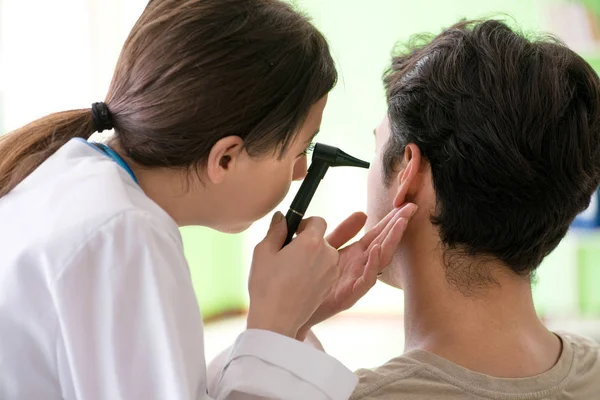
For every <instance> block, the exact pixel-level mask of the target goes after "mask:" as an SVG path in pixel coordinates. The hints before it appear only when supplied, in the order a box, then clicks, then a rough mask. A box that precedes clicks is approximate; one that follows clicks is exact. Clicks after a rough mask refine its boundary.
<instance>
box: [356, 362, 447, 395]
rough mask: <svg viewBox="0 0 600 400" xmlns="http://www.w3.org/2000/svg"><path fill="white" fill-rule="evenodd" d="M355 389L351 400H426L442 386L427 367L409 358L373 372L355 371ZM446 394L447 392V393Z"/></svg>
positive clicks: (369, 370)
mask: <svg viewBox="0 0 600 400" xmlns="http://www.w3.org/2000/svg"><path fill="white" fill-rule="evenodd" d="M356 375H357V376H358V378H359V383H358V386H357V387H356V390H355V391H354V394H353V395H352V397H350V400H367V399H368V400H374V399H377V400H392V399H397V398H398V396H399V395H401V396H402V398H403V399H410V400H420V399H428V398H430V396H431V393H432V390H433V392H436V391H437V390H436V389H434V386H436V385H438V384H440V383H441V384H442V385H443V386H447V383H445V382H441V381H440V380H439V379H438V378H436V376H435V375H434V374H432V373H431V371H429V368H428V365H427V364H426V363H423V362H421V361H420V360H417V359H415V358H413V357H410V356H406V355H403V356H400V357H396V358H394V359H392V360H390V361H388V362H387V363H385V364H383V365H382V366H380V367H377V368H374V369H360V370H358V371H356ZM446 390H447V389H446Z"/></svg>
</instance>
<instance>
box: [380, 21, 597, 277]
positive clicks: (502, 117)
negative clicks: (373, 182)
mask: <svg viewBox="0 0 600 400" xmlns="http://www.w3.org/2000/svg"><path fill="white" fill-rule="evenodd" d="M384 81H385V86H386V90H387V99H388V107H389V111H388V112H389V118H390V124H391V131H392V133H391V136H390V139H389V141H388V143H387V145H386V149H385V151H384V156H383V157H384V173H385V179H386V181H388V180H389V178H390V176H391V174H392V172H393V171H394V169H395V167H397V163H398V162H399V161H400V159H401V156H402V155H403V152H404V148H405V146H406V145H407V144H409V143H414V144H416V145H417V146H418V147H419V149H420V150H421V152H422V154H423V156H424V157H425V158H426V159H427V160H428V161H429V163H430V164H431V173H432V176H433V185H434V189H435V193H436V202H437V207H436V211H435V214H434V215H433V216H432V222H433V224H434V225H436V226H437V227H438V229H439V232H440V237H441V241H442V244H443V245H444V248H445V250H446V254H447V255H448V254H453V255H456V254H459V255H460V256H461V257H459V258H462V259H463V260H464V257H462V256H467V257H469V256H475V257H483V258H484V259H487V258H490V257H492V258H494V259H498V260H500V261H501V262H503V263H504V264H506V265H507V266H509V267H510V268H511V269H512V270H513V271H514V272H515V273H517V274H520V275H524V276H528V275H530V273H531V272H532V271H533V270H535V268H537V266H538V265H539V264H540V263H541V261H542V259H543V258H544V257H545V256H546V255H548V254H549V253H550V252H551V251H552V250H553V249H554V248H555V247H556V246H557V245H558V243H559V242H560V240H561V239H562V238H563V237H564V236H565V234H566V233H567V231H568V229H569V226H570V224H571V223H572V221H573V220H574V218H575V217H576V216H577V214H579V213H580V212H581V211H583V210H585V209H586V208H587V207H588V205H589V203H590V198H591V196H592V194H593V193H594V191H595V190H596V189H597V187H598V184H599V179H600V154H599V153H600V82H599V79H598V76H597V74H596V73H595V72H594V70H593V69H592V68H591V67H590V65H589V64H588V63H587V62H586V61H585V60H583V59H582V58H581V57H580V56H579V55H577V54H576V53H575V52H573V51H572V50H570V49H569V48H567V47H566V46H565V45H564V44H562V43H561V42H560V41H558V40H556V39H553V38H551V37H543V38H536V39H533V40H529V39H527V38H526V37H525V36H523V35H521V34H519V33H516V32H514V31H513V30H512V29H511V28H509V27H508V26H507V25H506V24H505V23H503V22H500V21H496V20H488V21H464V22H460V23H458V24H456V25H454V26H452V27H451V28H449V29H446V30H444V31H443V32H442V33H441V34H439V35H437V36H436V37H434V38H433V40H431V41H428V42H427V43H426V44H421V45H420V46H413V47H410V48H409V50H408V51H406V52H404V54H400V55H397V56H395V57H394V58H393V62H392V66H391V68H390V69H389V70H388V71H387V72H386V74H385V76H384ZM451 259H454V258H453V257H451ZM447 264H448V263H447ZM448 267H449V268H448V270H449V271H450V270H452V268H450V267H451V266H450V265H448ZM466 271H469V272H467V274H471V276H470V277H469V276H466V277H465V276H464V274H465V270H464V269H463V272H462V274H463V277H462V278H466V279H467V280H473V272H474V273H475V276H479V277H481V276H482V275H481V271H477V268H474V266H473V265H470V266H469V268H468V269H467V270H466ZM449 278H452V279H454V280H456V279H459V278H457V277H450V276H449ZM462 278H460V279H461V280H462Z"/></svg>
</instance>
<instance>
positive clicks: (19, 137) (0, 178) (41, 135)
mask: <svg viewBox="0 0 600 400" xmlns="http://www.w3.org/2000/svg"><path fill="white" fill-rule="evenodd" d="M94 131H95V129H94V123H93V118H92V112H91V111H90V109H89V108H88V109H81V110H72V111H64V112H60V113H55V114H50V115H48V116H46V117H44V118H40V119H38V120H36V121H33V122H31V123H30V124H27V125H25V126H24V127H22V128H19V129H17V130H15V131H13V132H11V133H8V134H7V135H4V136H0V198H2V197H3V196H4V195H6V194H7V193H8V192H10V191H11V190H12V189H14V188H15V186H17V185H18V184H19V183H21V181H23V179H25V178H26V177H27V176H28V175H29V174H31V173H32V172H33V171H34V170H35V169H36V168H37V167H39V166H40V165H41V164H42V163H43V162H44V161H45V160H46V159H48V158H49V157H50V156H51V155H52V154H54V153H55V152H56V151H57V150H58V149H59V148H60V147H62V146H63V145H64V144H65V143H67V142H68V141H69V140H71V139H73V138H76V137H80V138H83V139H86V140H87V139H88V138H89V137H90V136H92V134H93V133H94Z"/></svg>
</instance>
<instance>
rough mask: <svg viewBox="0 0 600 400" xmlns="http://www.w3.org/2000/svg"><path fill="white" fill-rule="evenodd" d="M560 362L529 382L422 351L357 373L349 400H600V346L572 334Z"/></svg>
mask: <svg viewBox="0 0 600 400" xmlns="http://www.w3.org/2000/svg"><path fill="white" fill-rule="evenodd" d="M557 335H558V336H559V337H560V338H561V340H562V343H563V350H562V354H561V355H560V358H559V359H558V362H557V363H556V365H555V366H554V367H552V368H551V369H550V370H549V371H547V372H544V373H543V374H540V375H537V376H534V377H531V378H518V379H506V378H494V377H491V376H488V375H484V374H480V373H477V372H473V371H470V370H468V369H466V368H463V367H461V366H459V365H457V364H454V363H452V362H450V361H448V360H446V359H444V358H441V357H439V356H436V355H435V354H433V353H430V352H428V351H424V350H413V351H409V352H407V353H405V354H404V355H402V356H400V357H398V358H395V359H393V360H391V361H389V362H387V363H386V364H384V365H382V366H381V367H379V368H376V369H374V370H367V369H363V370H359V371H357V375H358V376H359V379H360V382H359V384H358V386H357V388H356V390H355V391H354V394H353V395H352V397H350V400H425V399H467V400H469V399H471V400H475V399H477V400H479V399H495V400H521V399H522V400H535V399H551V400H559V399H561V400H562V399H564V400H567V399H568V400H579V399H581V400H600V345H599V344H597V343H595V342H593V341H591V340H589V339H585V338H583V337H580V336H577V335H573V334H565V333H561V334H557Z"/></svg>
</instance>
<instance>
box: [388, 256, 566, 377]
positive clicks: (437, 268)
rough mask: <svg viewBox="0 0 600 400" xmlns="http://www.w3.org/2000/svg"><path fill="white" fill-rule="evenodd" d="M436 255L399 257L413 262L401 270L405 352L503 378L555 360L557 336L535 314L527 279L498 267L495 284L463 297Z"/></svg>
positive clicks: (531, 371)
mask: <svg viewBox="0 0 600 400" xmlns="http://www.w3.org/2000/svg"><path fill="white" fill-rule="evenodd" d="M435 253H436V252H421V254H420V257H410V256H408V255H406V254H405V255H404V257H403V258H405V260H406V261H408V260H410V261H416V260H418V261H417V262H410V263H406V264H405V265H410V268H407V269H406V270H403V271H402V272H400V273H401V274H402V275H403V276H402V282H403V289H404V291H405V338H406V345H405V350H406V351H410V350H414V349H423V350H428V351H430V352H432V353H434V354H437V355H438V356H441V357H443V358H446V359H448V360H450V361H452V362H454V363H456V364H458V365H461V366H463V367H465V368H468V369H470V370H473V371H476V372H480V373H484V374H487V375H491V376H496V377H505V378H517V377H527V376H533V375H537V374H539V373H542V372H544V371H547V370H548V369H550V368H551V367H552V366H553V365H554V364H555V363H556V361H557V360H558V357H559V356H560V352H561V343H560V340H559V339H558V337H557V336H555V335H554V334H552V333H551V332H549V331H548V330H547V329H546V328H545V327H544V325H543V324H542V322H541V321H540V320H539V318H538V317H537V315H536V312H535V309H534V305H533V299H532V294H531V286H530V283H529V280H528V279H527V278H523V277H518V276H516V275H515V274H512V273H511V272H510V271H508V270H506V267H502V268H504V269H505V270H506V272H500V273H495V274H494V279H495V281H496V282H497V284H491V285H487V286H486V287H485V288H481V287H480V288H476V289H473V291H472V292H470V293H469V292H466V293H467V294H466V295H465V294H464V293H462V292H461V291H460V290H458V289H457V288H456V287H455V286H454V285H451V284H449V283H448V280H447V279H446V275H445V267H444V265H443V263H442V262H441V257H437V256H436V255H435ZM426 254H427V256H426ZM436 257H437V258H436ZM479 267H481V266H479ZM473 268H478V266H477V265H473ZM500 271H502V270H501V269H500Z"/></svg>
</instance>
